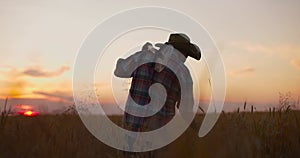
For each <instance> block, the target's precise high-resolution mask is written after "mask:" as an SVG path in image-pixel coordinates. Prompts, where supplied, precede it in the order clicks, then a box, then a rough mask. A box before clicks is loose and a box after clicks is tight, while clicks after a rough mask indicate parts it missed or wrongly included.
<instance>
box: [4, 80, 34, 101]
mask: <svg viewBox="0 0 300 158" xmlns="http://www.w3.org/2000/svg"><path fill="white" fill-rule="evenodd" d="M29 86H32V84H31V83H29V82H27V81H24V80H9V81H8V80H2V81H0V89H1V92H0V97H20V96H23V95H26V93H27V92H26V88H27V87H29Z"/></svg>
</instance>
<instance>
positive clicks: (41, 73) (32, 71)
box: [22, 66, 70, 77]
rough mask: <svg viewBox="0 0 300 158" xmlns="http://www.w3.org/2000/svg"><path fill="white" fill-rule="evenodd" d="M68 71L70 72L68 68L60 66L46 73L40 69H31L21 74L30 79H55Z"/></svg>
mask: <svg viewBox="0 0 300 158" xmlns="http://www.w3.org/2000/svg"><path fill="white" fill-rule="evenodd" d="M68 70H70V67H67V66H62V67H61V68H59V69H58V70H55V71H46V70H43V69H42V68H40V67H32V68H27V69H26V70H24V71H23V72H22V73H23V74H24V75H27V76H31V77H56V76H60V75H61V74H63V73H64V72H65V71H68Z"/></svg>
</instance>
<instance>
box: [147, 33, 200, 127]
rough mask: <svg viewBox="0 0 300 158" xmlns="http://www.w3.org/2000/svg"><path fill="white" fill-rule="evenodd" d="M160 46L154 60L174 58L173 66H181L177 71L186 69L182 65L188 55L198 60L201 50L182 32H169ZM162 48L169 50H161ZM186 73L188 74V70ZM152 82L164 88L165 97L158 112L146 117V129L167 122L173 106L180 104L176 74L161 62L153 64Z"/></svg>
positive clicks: (172, 114) (161, 60) (173, 111)
mask: <svg viewBox="0 0 300 158" xmlns="http://www.w3.org/2000/svg"><path fill="white" fill-rule="evenodd" d="M160 47H161V48H160V50H159V51H158V52H157V54H159V53H162V54H161V55H156V60H157V61H160V62H162V63H164V62H165V63H166V62H169V63H170V60H174V58H176V61H175V62H173V63H174V64H176V66H174V67H176V68H178V69H180V67H181V70H178V71H188V69H187V68H186V67H185V65H184V62H185V61H186V58H187V57H189V56H190V57H192V58H194V59H196V60H200V58H201V51H200V49H199V47H198V46H196V45H195V44H192V43H190V39H189V37H188V36H187V35H185V34H182V33H178V34H171V35H170V37H169V41H168V42H166V43H165V45H162V46H160ZM164 48H165V49H169V50H171V51H165V50H162V49H164ZM172 48H174V49H172ZM175 51H179V52H180V54H181V55H178V54H177V55H176V53H174V52H175ZM159 57H164V59H160V58H159ZM182 68H183V69H182ZM185 68H186V69H185ZM177 73H178V72H177ZM187 73H188V74H189V71H188V72H187ZM185 77H186V78H188V77H190V76H188V75H187V76H185ZM152 83H153V84H154V83H160V84H162V85H163V86H164V87H165V88H166V91H167V99H166V102H165V104H164V106H163V108H162V109H161V110H160V111H159V112H158V113H156V114H155V115H154V116H151V117H147V118H146V122H147V123H146V127H145V128H146V129H148V130H155V129H157V128H160V127H162V126H164V125H165V124H167V123H168V122H169V121H170V120H171V119H172V118H173V117H174V115H175V111H176V110H175V108H176V106H177V108H178V106H179V105H180V97H181V88H180V83H179V81H178V79H177V77H176V74H175V73H174V72H173V71H172V70H170V69H169V68H168V67H165V66H163V65H162V64H159V63H156V64H155V72H154V73H153V77H152ZM190 84H192V83H190ZM190 87H192V85H190ZM190 97H193V96H190ZM183 106H184V105H183Z"/></svg>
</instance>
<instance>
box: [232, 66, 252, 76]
mask: <svg viewBox="0 0 300 158" xmlns="http://www.w3.org/2000/svg"><path fill="white" fill-rule="evenodd" d="M253 72H255V69H254V68H252V67H244V68H242V69H239V70H235V71H232V72H230V74H232V75H234V76H239V75H244V74H252V73H253Z"/></svg>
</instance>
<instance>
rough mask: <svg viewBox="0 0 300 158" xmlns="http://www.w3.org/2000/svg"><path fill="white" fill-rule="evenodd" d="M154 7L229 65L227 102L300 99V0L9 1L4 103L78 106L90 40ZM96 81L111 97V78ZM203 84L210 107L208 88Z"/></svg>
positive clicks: (0, 4)
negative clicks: (194, 29)
mask: <svg viewBox="0 0 300 158" xmlns="http://www.w3.org/2000/svg"><path fill="white" fill-rule="evenodd" d="M149 5H151V6H161V7H167V8H173V9H176V10H180V11H181V12H184V13H186V14H187V15H189V16H190V17H192V18H194V19H196V20H197V21H198V22H199V23H201V24H202V25H203V26H204V27H205V28H206V29H207V31H208V32H209V33H210V34H211V37H212V38H213V39H214V41H215V42H216V45H217V47H218V48H219V50H220V53H221V55H222V57H223V60H224V64H225V70H226V75H227V96H226V101H227V102H243V101H244V100H247V101H249V102H252V103H260V104H262V103H264V104H267V103H276V102H277V100H278V93H279V92H283V93H285V92H291V93H292V95H293V97H294V98H295V99H297V98H298V96H300V82H299V81H300V29H299V28H300V20H299V15H300V1H299V0H286V1H282V0H264V1H262V0H252V1H240V0H232V1H218V2H217V1H201V2H200V1H196V0H195V1H179V0H172V1H171V0H159V1H158V0H151V1H150V0H125V1H115V0H105V1H94V0H88V1H83V0H81V1H80V0H76V1H71V0H70V1H67V0H64V1H60V0H59V1H58V0H51V1H50V0H49V1H37V0H28V1H22V0H10V1H8V0H2V1H0V21H1V27H0V28H1V29H0V35H1V36H0V43H1V44H0V97H1V98H5V97H9V98H23V99H25V100H26V99H37V98H44V99H49V100H52V101H53V100H61V101H65V102H69V103H71V102H72V68H73V63H74V60H75V58H76V54H77V52H78V49H79V48H80V45H81V43H82V41H83V40H84V39H85V37H86V36H87V34H88V33H89V32H90V31H91V30H92V29H93V28H94V27H95V26H96V25H97V24H98V23H100V22H101V21H103V20H104V19H105V18H108V17H109V16H111V15H112V14H115V13H116V12H119V11H121V10H124V9H130V8H134V7H142V6H149ZM154 18H155V17H154ZM152 31H153V30H152ZM137 34H138V32H137ZM147 35H148V36H149V38H147ZM143 36H144V37H145V40H149V39H150V40H161V41H166V40H167V38H168V34H167V33H166V32H165V33H162V34H161V36H160V37H157V39H156V38H155V37H152V36H151V31H148V32H146V33H145V34H143ZM125 39H127V40H130V41H127V42H128V43H132V44H134V43H135V42H136V43H139V41H135V39H130V36H129V38H124V39H123V41H126V40H125ZM192 40H193V39H192ZM99 42H101V41H99ZM139 44H140V43H139ZM113 49H114V48H112V50H113ZM116 50H117V49H116ZM119 51H122V50H119ZM123 54H124V53H123ZM202 62H203V61H202ZM108 64H111V66H113V63H108ZM109 68H110V67H109V66H108V68H101V69H102V70H103V71H106V72H111V71H112V70H111V69H109ZM102 75H103V74H102ZM97 76H98V78H102V80H103V81H102V80H101V81H100V80H99V83H96V85H97V89H99V91H101V92H100V93H103V94H106V93H105V92H106V90H108V89H111V85H110V84H108V82H107V81H105V79H111V76H108V77H107V76H106V77H107V78H105V77H103V76H101V74H98V75H97ZM202 77H203V76H202ZM203 78H205V77H203ZM202 81H203V80H202ZM200 84H201V85H206V86H203V89H202V90H201V91H204V97H203V99H204V100H207V99H208V97H207V96H206V95H205V91H206V90H209V88H208V87H209V86H208V82H205V83H200ZM126 86H128V85H124V87H126ZM104 98H105V97H104ZM105 102H112V98H111V97H110V96H109V95H108V96H107V97H106V98H105Z"/></svg>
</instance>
